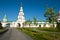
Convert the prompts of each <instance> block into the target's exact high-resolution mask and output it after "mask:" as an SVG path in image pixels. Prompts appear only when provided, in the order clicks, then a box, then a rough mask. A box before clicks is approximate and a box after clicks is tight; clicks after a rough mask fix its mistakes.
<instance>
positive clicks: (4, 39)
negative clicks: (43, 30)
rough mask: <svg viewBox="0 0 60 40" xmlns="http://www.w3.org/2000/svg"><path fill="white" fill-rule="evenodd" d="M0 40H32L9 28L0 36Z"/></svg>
mask: <svg viewBox="0 0 60 40" xmlns="http://www.w3.org/2000/svg"><path fill="white" fill-rule="evenodd" d="M0 40H33V39H32V38H31V37H29V36H28V35H26V34H24V33H23V32H21V31H19V30H17V29H16V28H10V29H9V31H7V32H6V33H5V34H3V35H0Z"/></svg>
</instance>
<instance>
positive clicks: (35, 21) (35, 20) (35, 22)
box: [33, 17, 37, 25]
mask: <svg viewBox="0 0 60 40" xmlns="http://www.w3.org/2000/svg"><path fill="white" fill-rule="evenodd" d="M33 20H34V25H37V19H36V17H34V19H33Z"/></svg>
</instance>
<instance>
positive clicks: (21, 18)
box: [2, 3, 60, 27]
mask: <svg viewBox="0 0 60 40" xmlns="http://www.w3.org/2000/svg"><path fill="white" fill-rule="evenodd" d="M59 13H60V11H59ZM57 20H58V22H59V21H60V15H59V16H58V19H57ZM25 21H26V20H25V17H24V12H23V7H22V3H21V5H20V11H19V14H18V19H17V21H16V22H8V21H7V17H6V14H5V16H4V18H3V22H2V26H3V27H7V26H10V27H18V26H19V25H20V27H23V23H24V22H25ZM37 24H38V25H37V26H35V25H34V24H33V22H32V25H31V26H30V27H39V25H40V26H41V27H51V25H52V24H50V23H49V22H37ZM54 26H55V27H56V23H55V24H54ZM24 27H29V25H24Z"/></svg>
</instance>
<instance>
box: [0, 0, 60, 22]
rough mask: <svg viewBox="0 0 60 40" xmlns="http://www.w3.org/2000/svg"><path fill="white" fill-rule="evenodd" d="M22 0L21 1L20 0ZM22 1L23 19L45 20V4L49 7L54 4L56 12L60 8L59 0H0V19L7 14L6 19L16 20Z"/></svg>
mask: <svg viewBox="0 0 60 40" xmlns="http://www.w3.org/2000/svg"><path fill="white" fill-rule="evenodd" d="M22 1H23V2H22ZM21 2H22V6H23V10H24V16H25V19H26V20H28V19H29V18H30V19H31V20H33V18H34V16H35V17H36V18H37V20H45V19H46V18H45V17H44V13H45V11H46V5H48V7H49V8H53V7H54V6H56V10H55V11H56V13H58V11H59V10H60V0H0V21H2V20H3V18H4V15H5V14H6V15H7V19H8V21H16V20H17V18H18V14H19V10H20V4H21Z"/></svg>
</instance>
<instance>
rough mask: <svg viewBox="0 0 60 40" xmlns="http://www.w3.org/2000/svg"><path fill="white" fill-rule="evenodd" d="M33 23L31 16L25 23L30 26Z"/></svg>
mask: <svg viewBox="0 0 60 40" xmlns="http://www.w3.org/2000/svg"><path fill="white" fill-rule="evenodd" d="M31 23H32V21H31V20H30V18H29V20H27V21H26V22H25V24H26V25H29V26H30V24H31Z"/></svg>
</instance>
